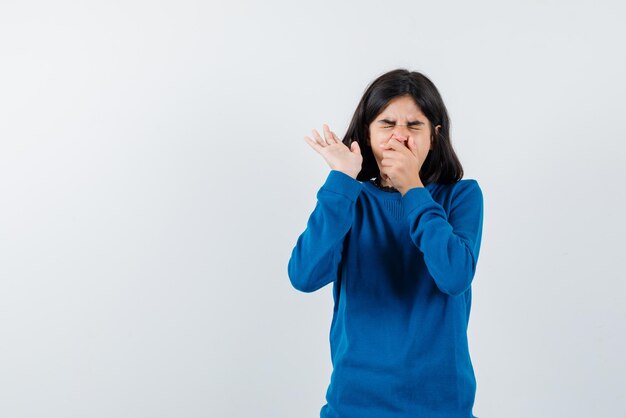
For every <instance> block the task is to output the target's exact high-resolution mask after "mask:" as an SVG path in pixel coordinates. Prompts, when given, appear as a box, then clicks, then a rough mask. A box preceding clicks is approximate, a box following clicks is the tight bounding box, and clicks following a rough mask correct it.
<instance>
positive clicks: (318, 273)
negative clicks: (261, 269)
mask: <svg viewBox="0 0 626 418" xmlns="http://www.w3.org/2000/svg"><path fill="white" fill-rule="evenodd" d="M362 187H363V186H362V184H361V183H360V182H359V181H358V180H356V179H354V178H352V177H350V176H349V175H347V174H345V173H343V172H341V171H338V170H331V171H330V173H329V174H328V177H327V178H326V182H325V183H324V185H322V187H321V188H320V190H319V191H318V192H317V204H316V206H315V209H314V210H313V213H311V216H310V217H309V221H308V223H307V227H306V229H305V230H304V232H303V233H302V234H301V235H300V237H299V238H298V241H297V243H296V246H295V247H294V249H293V251H292V253H291V258H290V259H289V264H288V267H287V271H288V274H289V280H290V281H291V284H292V285H293V287H294V288H296V289H297V290H300V291H302V292H307V293H308V292H314V291H316V290H318V289H320V288H321V287H324V286H325V285H327V284H328V283H330V282H332V281H334V280H335V279H336V278H337V275H338V272H339V263H340V261H341V252H342V248H343V240H344V238H345V236H346V235H347V233H348V231H350V228H351V227H352V221H353V217H354V216H353V215H354V207H355V203H356V200H357V197H358V195H359V193H360V192H361V190H362Z"/></svg>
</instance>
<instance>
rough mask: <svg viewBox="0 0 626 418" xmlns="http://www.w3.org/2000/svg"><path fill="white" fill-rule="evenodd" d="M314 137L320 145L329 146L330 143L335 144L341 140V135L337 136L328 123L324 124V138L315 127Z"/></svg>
mask: <svg viewBox="0 0 626 418" xmlns="http://www.w3.org/2000/svg"><path fill="white" fill-rule="evenodd" d="M307 138H308V137H307ZM313 138H314V139H313V140H314V142H315V143H316V144H317V145H319V146H320V147H325V146H328V145H333V144H336V143H338V142H341V141H340V140H339V137H337V135H335V133H334V132H332V131H331V130H330V128H329V127H328V125H326V124H324V138H322V136H321V135H320V133H319V132H318V131H317V129H313ZM307 142H308V141H307Z"/></svg>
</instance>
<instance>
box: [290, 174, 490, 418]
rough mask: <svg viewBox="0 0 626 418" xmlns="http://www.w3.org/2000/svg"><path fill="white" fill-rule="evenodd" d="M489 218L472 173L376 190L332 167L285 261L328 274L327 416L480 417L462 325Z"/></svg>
mask: <svg viewBox="0 0 626 418" xmlns="http://www.w3.org/2000/svg"><path fill="white" fill-rule="evenodd" d="M482 225H483V196H482V192H481V189H480V187H479V185H478V182H477V181H476V180H472V179H464V180H461V181H459V182H457V183H455V184H453V185H440V184H429V185H427V186H426V187H423V188H422V187H418V188H413V189H411V190H409V191H408V192H407V193H406V194H405V195H404V196H402V195H401V194H400V192H391V193H390V192H388V191H384V190H381V189H379V188H378V187H377V186H375V185H374V184H373V182H371V181H367V182H360V181H357V180H355V179H353V178H352V177H350V176H348V175H346V174H344V173H342V172H340V171H336V170H331V171H330V173H329V174H328V177H327V179H326V181H325V183H324V185H323V186H322V187H321V188H320V190H319V191H318V193H317V204H316V206H315V209H314V210H313V212H312V213H311V215H310V217H309V220H308V223H307V226H306V229H305V230H304V232H303V233H302V234H301V235H300V237H299V238H298V240H297V243H296V245H295V247H294V249H293V251H292V254H291V258H290V259H289V263H288V274H289V278H290V281H291V284H292V285H293V287H294V288H296V289H298V290H300V291H302V292H313V291H316V290H318V289H320V288H321V287H323V286H325V285H327V284H328V283H331V282H332V283H333V299H334V310H333V317H332V322H331V325H330V351H331V361H332V365H333V372H332V375H331V378H330V384H329V386H328V390H327V392H326V402H327V403H326V404H325V405H323V406H322V408H321V410H320V417H328V418H330V417H333V418H370V417H371V418H387V417H389V418H392V417H393V418H396V417H397V418H400V417H402V418H404V417H406V418H408V417H410V418H419V417H424V418H444V417H445V418H457V417H458V418H474V415H473V413H472V407H473V404H474V398H475V393H476V379H475V376H474V370H473V367H472V362H471V360H470V354H469V348H468V340H467V326H468V321H469V317H470V307H471V301H472V292H471V284H472V281H473V278H474V272H475V270H476V263H477V260H478V254H479V250H480V241H481V235H482Z"/></svg>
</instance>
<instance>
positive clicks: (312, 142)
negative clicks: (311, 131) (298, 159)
mask: <svg viewBox="0 0 626 418" xmlns="http://www.w3.org/2000/svg"><path fill="white" fill-rule="evenodd" d="M304 140H305V141H306V142H307V144H309V145H310V146H311V148H313V149H314V150H315V151H316V152H318V153H320V150H321V148H322V145H320V144H319V143H318V142H317V141H315V140H313V139H311V138H309V137H308V136H305V137H304Z"/></svg>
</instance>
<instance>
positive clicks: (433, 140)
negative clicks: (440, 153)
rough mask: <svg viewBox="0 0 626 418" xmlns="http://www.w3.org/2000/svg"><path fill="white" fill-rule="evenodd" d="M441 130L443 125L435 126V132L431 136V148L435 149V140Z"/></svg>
mask: <svg viewBox="0 0 626 418" xmlns="http://www.w3.org/2000/svg"><path fill="white" fill-rule="evenodd" d="M440 130H441V125H437V126H435V134H434V135H433V136H432V137H431V138H430V149H431V150H432V149H433V142H435V136H436V135H439V131H440Z"/></svg>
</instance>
